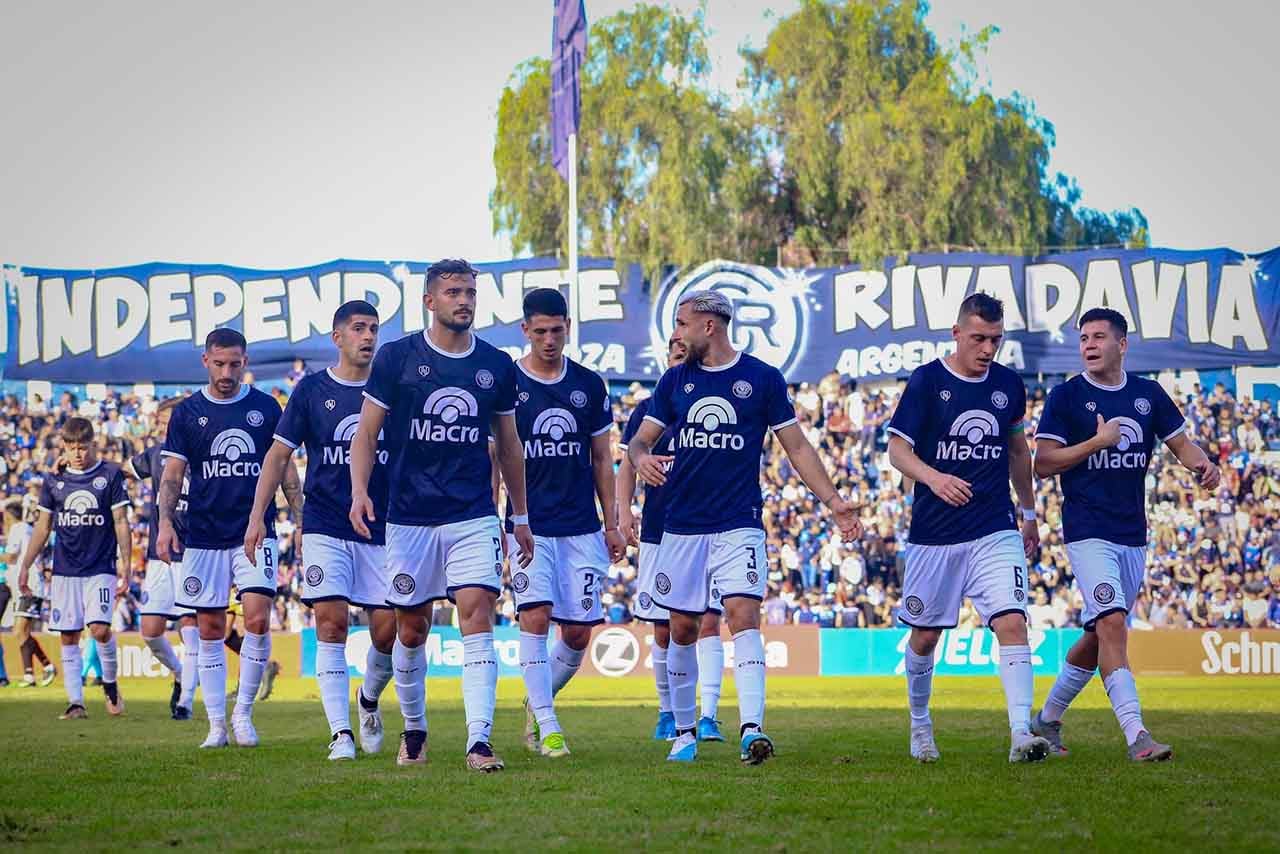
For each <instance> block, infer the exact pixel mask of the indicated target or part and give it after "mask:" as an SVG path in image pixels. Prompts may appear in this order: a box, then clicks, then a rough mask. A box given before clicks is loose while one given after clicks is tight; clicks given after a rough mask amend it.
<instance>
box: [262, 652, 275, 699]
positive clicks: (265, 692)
mask: <svg viewBox="0 0 1280 854" xmlns="http://www.w3.org/2000/svg"><path fill="white" fill-rule="evenodd" d="M279 675H280V662H278V661H276V660H274V659H272V660H271V661H268V662H267V669H266V670H264V671H263V672H262V684H261V685H259V686H258V700H259V701H261V700H265V699H267V698H268V697H270V696H271V689H272V688H274V687H275V686H276V677H277V676H279Z"/></svg>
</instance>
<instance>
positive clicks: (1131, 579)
mask: <svg viewBox="0 0 1280 854" xmlns="http://www.w3.org/2000/svg"><path fill="white" fill-rule="evenodd" d="M1067 559H1068V560H1070V561H1071V573H1072V575H1074V576H1075V577H1076V584H1078V585H1080V595H1081V596H1083V597H1084V613H1083V614H1082V615H1081V622H1083V623H1084V628H1085V631H1093V624H1094V623H1095V622H1096V621H1097V619H1098V618H1099V617H1101V616H1102V615H1104V614H1110V613H1111V612H1112V611H1123V612H1124V613H1126V614H1127V613H1129V609H1130V608H1132V607H1133V601H1134V599H1136V598H1137V597H1138V591H1139V590H1141V589H1142V579H1143V576H1144V575H1145V574H1146V570H1147V552H1146V549H1144V548H1142V547H1141V546H1121V545H1117V544H1115V543H1112V542H1108V541H1107V540H1099V539H1096V538H1095V539H1088V540H1078V541H1077V542H1074V543H1067Z"/></svg>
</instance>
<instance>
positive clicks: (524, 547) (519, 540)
mask: <svg viewBox="0 0 1280 854" xmlns="http://www.w3.org/2000/svg"><path fill="white" fill-rule="evenodd" d="M512 536H513V537H515V538H516V546H517V547H518V548H519V550H520V551H519V553H518V554H517V555H516V562H517V563H519V564H520V568H521V569H523V568H525V567H526V566H528V565H529V564H531V563H533V530H532V529H530V527H529V526H528V525H516V529H515V531H514V532H513V533H512Z"/></svg>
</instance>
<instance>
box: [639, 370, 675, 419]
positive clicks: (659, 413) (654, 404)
mask: <svg viewBox="0 0 1280 854" xmlns="http://www.w3.org/2000/svg"><path fill="white" fill-rule="evenodd" d="M676 373H677V372H676V371H674V370H671V371H667V372H666V373H665V374H663V375H662V376H661V377H659V379H658V384H657V385H656V386H654V389H653V394H652V395H651V396H650V397H649V411H648V412H646V413H645V415H644V419H645V420H646V421H652V422H653V423H654V424H657V425H658V426H659V427H668V426H670V425H671V424H672V422H674V421H675V420H676V415H675V410H674V408H673V407H672V405H671V395H672V393H673V392H674V391H675V386H676V383H677V382H679V378H678V377H677V376H676Z"/></svg>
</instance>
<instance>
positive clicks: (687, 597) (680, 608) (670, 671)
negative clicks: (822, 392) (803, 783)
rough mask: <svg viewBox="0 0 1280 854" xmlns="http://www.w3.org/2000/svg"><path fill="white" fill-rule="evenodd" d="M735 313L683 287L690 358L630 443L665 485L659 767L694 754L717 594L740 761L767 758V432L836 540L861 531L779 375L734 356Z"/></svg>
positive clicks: (662, 384) (715, 297)
mask: <svg viewBox="0 0 1280 854" xmlns="http://www.w3.org/2000/svg"><path fill="white" fill-rule="evenodd" d="M732 318H733V307H732V306H731V305H730V303H729V300H728V299H727V298H725V296H724V295H723V294H721V293H719V292H717V291H692V292H690V293H688V294H686V295H685V296H684V297H683V298H682V299H681V301H680V305H679V308H678V309H677V311H676V329H675V335H674V336H673V337H674V340H675V341H676V342H677V343H680V344H683V345H684V346H685V348H686V350H687V351H688V359H687V360H686V361H685V362H684V363H683V364H680V365H676V366H675V367H673V368H670V369H669V370H667V372H666V373H664V374H663V375H662V378H661V379H660V380H658V385H657V388H656V389H655V390H654V393H653V397H652V398H651V400H652V401H653V402H652V404H651V406H650V409H649V414H648V415H646V416H645V420H644V423H643V424H642V425H641V426H640V429H639V430H637V431H636V434H635V435H634V436H632V437H631V441H630V442H629V443H628V444H627V454H628V456H630V458H631V463H632V465H633V466H634V467H635V470H636V473H637V474H638V475H639V476H640V477H641V478H642V479H643V480H644V481H645V482H646V483H648V484H651V485H657V486H661V485H662V484H664V483H666V484H668V486H667V489H666V493H667V495H666V498H667V508H666V516H665V517H664V521H663V534H662V545H661V547H660V548H659V552H658V561H657V565H658V572H657V573H656V574H655V575H654V580H653V587H654V590H655V591H656V595H655V597H654V599H655V601H656V602H657V604H658V605H659V606H660V607H663V608H666V609H667V611H668V612H670V615H669V619H670V626H671V643H670V646H669V647H668V650H667V675H668V680H669V681H670V685H671V705H672V711H673V712H674V714H675V722H676V739H675V741H674V742H673V743H672V745H671V751H670V754H669V755H668V756H667V759H668V760H671V761H675V762H692V761H693V760H694V759H695V758H696V757H697V752H698V742H697V737H696V734H695V729H696V727H695V715H696V710H695V697H696V685H697V681H698V658H697V647H696V646H695V644H696V642H697V640H698V625H699V622H700V621H701V619H702V616H703V614H704V613H706V611H707V604H708V602H711V601H713V600H714V598H715V596H716V595H717V594H718V595H719V598H720V602H721V607H722V608H723V611H724V616H725V619H726V620H727V621H728V623H729V630H730V631H731V632H732V633H733V641H734V657H735V659H736V661H735V671H736V680H737V687H738V709H739V715H740V725H739V731H738V734H739V737H740V756H741V759H742V761H743V762H747V763H750V764H753V765H754V764H759V763H761V762H763V761H765V760H766V759H768V758H769V757H770V756H771V755H773V742H772V741H771V740H770V739H769V737H768V736H767V735H765V733H764V731H763V725H764V706H765V689H764V686H765V658H764V638H763V637H762V636H761V634H760V602H761V601H762V600H763V598H764V593H765V586H766V578H767V575H768V558H767V557H766V556H765V544H764V528H763V527H762V524H761V520H760V511H761V507H762V505H763V501H762V499H761V495H760V454H761V451H762V449H763V447H764V438H765V433H766V432H768V431H769V430H772V431H773V433H774V436H775V437H776V438H777V439H778V442H779V443H780V444H781V445H782V447H783V449H784V450H785V451H786V453H787V456H788V458H789V459H790V460H791V464H792V465H793V466H794V467H795V470H796V472H797V473H798V474H799V475H800V477H801V479H802V480H803V481H804V482H805V484H806V485H807V486H808V487H809V488H810V489H811V490H812V491H813V492H814V493H815V494H816V495H817V496H818V497H819V498H820V499H821V501H822V503H823V504H825V505H827V507H828V508H829V509H830V510H831V513H832V516H833V517H834V518H835V521H836V523H837V524H838V525H839V527H840V533H841V535H842V536H843V537H844V538H845V539H853V538H856V537H857V536H858V535H859V532H860V530H861V527H862V526H861V523H860V522H859V521H858V517H857V512H856V510H855V509H854V507H853V505H852V504H850V503H848V502H847V501H845V500H844V499H843V498H841V497H840V494H839V493H838V492H837V491H836V488H835V487H834V486H833V485H832V483H831V478H830V477H829V476H828V475H827V472H826V470H825V469H824V468H823V466H822V461H821V459H820V458H819V457H818V454H817V451H815V450H814V449H813V446H812V445H810V444H809V442H808V440H807V439H806V438H805V436H804V433H803V431H802V430H801V428H800V425H799V424H798V423H797V422H796V417H795V406H794V404H792V402H791V398H790V396H789V395H788V393H787V385H786V380H784V379H783V377H782V373H781V372H780V371H778V369H777V368H774V367H771V366H769V365H766V364H765V363H764V362H762V361H760V360H759V359H757V358H755V357H753V356H751V355H749V354H747V353H739V352H737V351H735V350H734V348H733V344H732V342H731V341H730V339H729V323H730V321H731V320H732ZM668 428H670V429H672V430H673V431H674V433H675V437H676V448H675V455H674V457H675V460H674V465H673V466H672V469H671V474H670V475H669V476H668V475H667V474H666V473H665V472H664V471H663V465H664V464H665V463H666V462H668V461H671V459H672V457H671V455H668V454H658V453H655V452H654V448H655V447H657V443H658V440H659V439H660V438H661V436H662V433H663V431H664V430H666V429H668Z"/></svg>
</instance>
